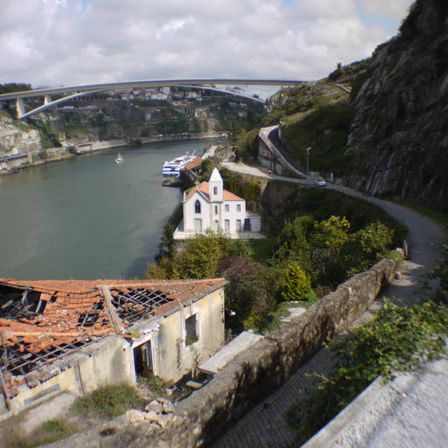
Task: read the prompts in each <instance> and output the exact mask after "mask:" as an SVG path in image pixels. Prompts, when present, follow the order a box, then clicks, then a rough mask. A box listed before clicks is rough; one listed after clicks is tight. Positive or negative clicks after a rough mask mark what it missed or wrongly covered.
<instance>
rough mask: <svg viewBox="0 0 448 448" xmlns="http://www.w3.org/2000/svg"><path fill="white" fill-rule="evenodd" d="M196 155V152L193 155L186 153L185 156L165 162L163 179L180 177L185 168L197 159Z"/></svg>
mask: <svg viewBox="0 0 448 448" xmlns="http://www.w3.org/2000/svg"><path fill="white" fill-rule="evenodd" d="M194 153H195V151H193V153H192V154H190V153H188V152H186V153H185V154H184V155H183V156H179V157H176V158H175V159H173V160H171V161H169V162H168V161H167V162H165V163H164V164H163V170H162V174H163V177H179V176H180V173H181V171H182V170H183V169H184V168H185V165H187V164H188V163H190V162H191V161H192V160H194V159H195V158H196V156H195V155H194Z"/></svg>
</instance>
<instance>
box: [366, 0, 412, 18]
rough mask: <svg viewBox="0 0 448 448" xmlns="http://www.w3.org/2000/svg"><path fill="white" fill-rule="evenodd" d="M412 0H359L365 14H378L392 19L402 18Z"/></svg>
mask: <svg viewBox="0 0 448 448" xmlns="http://www.w3.org/2000/svg"><path fill="white" fill-rule="evenodd" d="M412 3H414V0H361V4H362V6H363V8H364V10H365V11H366V13H367V14H379V15H383V16H385V17H388V18H390V19H392V20H397V21H400V20H402V19H403V18H404V17H405V16H406V14H407V12H408V10H409V7H410V6H411V4H412Z"/></svg>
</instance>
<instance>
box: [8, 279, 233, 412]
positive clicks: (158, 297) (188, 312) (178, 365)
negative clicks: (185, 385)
mask: <svg viewBox="0 0 448 448" xmlns="http://www.w3.org/2000/svg"><path fill="white" fill-rule="evenodd" d="M225 283H226V282H225V280H224V279H208V280H140V281H136V280H91V281H79V280H69V281H62V280H39V281H19V280H15V279H0V338H1V339H0V360H1V363H0V416H1V414H4V413H6V412H8V411H12V412H17V411H18V410H20V409H22V408H24V407H27V406H28V405H33V404H36V403H37V402H38V400H40V399H41V398H42V397H45V398H47V397H48V396H49V395H50V394H52V393H56V392H58V391H61V390H67V391H71V392H74V393H76V394H80V395H81V394H84V393H86V392H90V391H92V390H94V389H96V388H97V387H99V386H101V385H105V384H113V383H123V382H125V383H129V384H135V382H136V378H137V376H139V375H142V376H148V375H150V374H154V375H157V376H159V377H160V378H162V379H163V380H165V381H172V382H176V381H178V380H180V379H181V378H182V377H183V376H184V375H185V374H187V373H188V372H190V371H191V369H192V368H193V367H196V366H197V365H199V364H200V363H202V362H204V361H206V360H207V359H208V358H209V357H210V356H211V355H213V354H214V353H215V352H216V351H218V350H219V349H220V348H221V347H222V346H223V345H224V285H225Z"/></svg>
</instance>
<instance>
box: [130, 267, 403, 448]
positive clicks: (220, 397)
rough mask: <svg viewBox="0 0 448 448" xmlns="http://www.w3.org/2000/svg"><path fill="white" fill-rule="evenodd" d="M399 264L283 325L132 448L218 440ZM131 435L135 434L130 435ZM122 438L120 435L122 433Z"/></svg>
mask: <svg viewBox="0 0 448 448" xmlns="http://www.w3.org/2000/svg"><path fill="white" fill-rule="evenodd" d="M400 263H401V260H383V261H381V262H379V263H377V264H376V265H375V266H373V267H372V268H371V269H370V270H369V271H366V272H363V273H361V274H358V275H356V276H354V277H352V278H351V279H349V280H348V281H346V282H345V283H343V284H342V285H340V286H339V287H338V289H337V290H336V291H334V292H332V293H330V294H328V295H327V296H325V297H324V298H323V299H322V300H320V301H319V302H317V303H315V304H314V305H313V306H312V307H310V308H309V309H308V310H307V311H306V312H305V313H304V314H302V315H301V316H298V317H297V318H294V319H293V320H291V321H290V322H283V323H282V324H281V326H280V327H279V329H278V330H276V331H274V332H272V333H271V334H269V336H266V337H265V338H263V339H262V340H261V341H259V342H258V343H257V344H255V345H254V346H253V347H251V348H250V349H249V350H246V351H244V352H242V353H241V354H240V355H238V356H237V357H236V358H235V359H234V360H233V361H231V362H230V363H229V364H228V365H227V366H226V367H225V368H223V369H222V370H220V371H219V372H218V373H217V374H216V375H215V377H214V378H213V380H212V381H211V382H210V383H209V384H207V385H206V386H204V387H203V388H202V389H200V390H198V391H196V392H194V393H193V394H192V395H191V396H190V397H188V398H187V399H185V400H183V401H181V402H179V403H178V404H177V405H176V415H177V418H176V419H175V421H174V423H173V424H172V425H171V426H170V427H169V428H168V429H167V430H166V431H164V432H161V433H159V434H158V436H157V434H155V433H154V432H152V431H151V432H150V433H147V432H146V431H144V430H143V431H142V429H143V428H142V427H141V426H139V427H137V428H135V429H134V430H133V431H132V430H130V428H127V430H126V435H127V437H129V436H130V433H132V432H133V437H132V438H133V443H131V446H133V447H140V446H141V447H143V446H145V447H148V446H164V444H165V443H166V444H167V446H173V447H174V446H175V447H193V446H197V445H202V444H204V443H205V444H207V443H208V442H210V441H211V440H213V439H214V438H216V437H217V436H218V435H219V434H220V433H221V432H222V430H223V429H224V428H225V425H226V424H228V423H230V422H232V421H235V420H237V419H238V418H239V417H241V415H243V413H244V412H246V411H247V410H248V409H249V408H250V407H252V406H253V405H254V404H255V403H256V402H258V401H259V400H261V399H262V398H264V397H266V396H268V395H269V394H270V393H271V392H272V391H273V390H275V389H276V388H277V387H279V386H280V385H281V384H283V383H284V382H285V380H287V379H288V378H289V376H290V375H291V374H292V373H293V372H294V371H295V370H296V369H297V367H298V366H300V365H301V364H303V363H304V362H306V361H307V360H308V359H309V358H310V357H311V356H312V355H313V354H314V353H315V352H316V351H317V350H319V348H320V347H321V345H322V342H323V341H324V340H325V339H327V338H328V337H331V336H333V335H335V334H336V333H338V332H340V331H342V330H344V329H346V328H347V327H349V326H350V324H351V323H352V322H353V321H354V320H356V319H357V318H358V317H359V316H361V315H362V314H363V313H364V311H365V310H366V309H367V308H368V307H369V305H370V304H371V303H372V302H373V301H374V300H375V298H376V297H377V295H378V294H379V292H380V291H381V289H382V286H383V284H384V283H385V282H386V281H388V280H391V279H392V278H393V277H394V275H395V273H396V272H397V270H398V269H399V266H400ZM134 431H135V432H134ZM122 435H123V434H122Z"/></svg>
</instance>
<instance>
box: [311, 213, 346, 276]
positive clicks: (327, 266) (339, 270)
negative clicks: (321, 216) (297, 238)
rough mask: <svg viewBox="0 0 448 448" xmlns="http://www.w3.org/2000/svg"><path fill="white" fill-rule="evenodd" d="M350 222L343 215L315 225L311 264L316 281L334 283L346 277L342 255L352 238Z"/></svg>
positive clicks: (331, 217)
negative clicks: (341, 260)
mask: <svg viewBox="0 0 448 448" xmlns="http://www.w3.org/2000/svg"><path fill="white" fill-rule="evenodd" d="M350 227H351V226H350V222H349V221H348V220H347V218H345V217H343V216H334V215H333V216H330V218H328V219H326V220H324V221H321V222H319V223H317V224H315V226H314V233H313V236H312V239H311V265H312V273H313V280H314V282H316V283H321V284H332V283H337V282H340V281H342V280H343V279H344V278H345V270H344V269H343V265H342V263H341V262H340V255H341V251H342V249H343V247H344V246H345V244H346V243H347V242H348V241H349V240H350V234H349V230H350Z"/></svg>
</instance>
